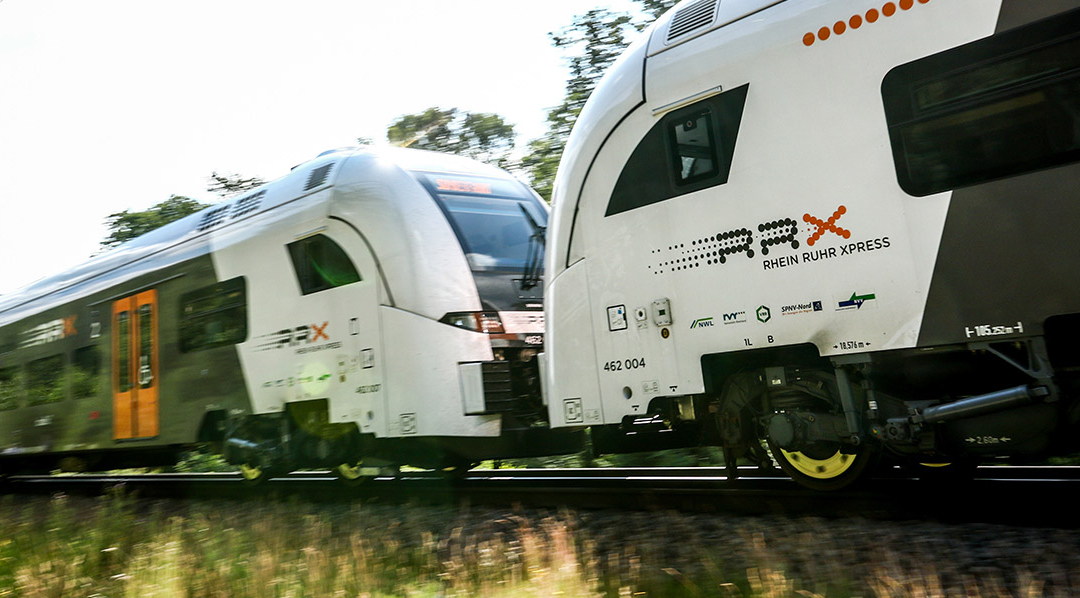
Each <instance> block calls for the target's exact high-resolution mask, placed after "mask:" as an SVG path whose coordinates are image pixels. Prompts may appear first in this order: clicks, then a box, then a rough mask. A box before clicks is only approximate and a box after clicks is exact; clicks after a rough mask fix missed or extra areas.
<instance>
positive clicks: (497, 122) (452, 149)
mask: <svg viewBox="0 0 1080 598" xmlns="http://www.w3.org/2000/svg"><path fill="white" fill-rule="evenodd" d="M386 138H387V140H388V141H390V143H392V144H394V145H399V146H401V147H412V148H416V149H426V150H432V151H436V152H446V153H450V154H458V155H461V156H467V157H469V158H473V159H475V160H480V161H481V162H487V163H489V164H494V165H496V166H499V167H503V168H505V167H507V166H508V165H509V163H510V152H511V150H513V149H514V140H515V133H514V125H511V124H509V123H507V122H506V121H505V120H504V119H503V117H501V116H499V115H498V114H490V113H486V112H463V111H459V110H458V109H457V108H450V109H447V110H444V109H442V108H438V107H434V108H428V109H427V110H425V111H423V112H421V113H419V114H406V115H405V116H402V117H400V118H398V119H397V120H396V121H394V122H393V123H391V124H390V126H389V128H387V130H386Z"/></svg>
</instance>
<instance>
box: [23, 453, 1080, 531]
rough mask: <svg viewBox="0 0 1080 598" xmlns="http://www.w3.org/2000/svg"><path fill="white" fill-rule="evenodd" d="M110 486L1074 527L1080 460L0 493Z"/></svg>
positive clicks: (214, 482) (27, 486)
mask: <svg viewBox="0 0 1080 598" xmlns="http://www.w3.org/2000/svg"><path fill="white" fill-rule="evenodd" d="M115 488H123V489H124V491H125V492H129V493H132V494H134V495H136V496H139V497H145V498H173V499H175V498H190V499H233V500H258V499H263V498H266V497H274V496H276V497H298V498H300V499H302V500H310V501H318V502H342V501H352V500H371V501H381V502H405V503H425V504H426V503H447V502H450V503H456V502H463V501H464V502H468V503H471V504H488V505H491V504H504V505H510V504H522V505H527V506H531V507H560V506H564V505H566V506H571V507H574V508H579V509H597V508H617V509H635V510H642V509H644V510H680V511H691V512H730V513H737V514H749V515H766V514H776V515H789V516H820V517H850V516H860V517H866V518H869V519H888V520H897V519H928V518H930V519H937V520H942V521H957V522H959V521H983V522H995V523H1012V524H1023V525H1050V526H1062V525H1076V524H1078V523H1080V516H1078V515H1076V514H1075V513H1076V509H1075V508H1074V507H1075V505H1076V504H1077V503H1078V501H1080V467H981V468H979V469H978V471H977V472H976V475H975V478H974V479H973V480H970V481H967V482H964V483H941V482H938V483H932V482H926V481H920V480H917V479H914V478H912V477H910V476H907V475H905V474H904V473H903V472H902V471H901V470H887V471H885V472H883V474H882V475H880V476H879V477H876V478H874V479H871V480H868V481H867V483H865V484H863V485H861V486H860V487H858V488H857V489H852V490H845V491H842V492H834V493H820V492H813V491H808V490H805V489H803V488H801V487H800V486H798V485H796V484H795V483H794V482H792V481H791V480H789V479H787V478H786V477H781V476H779V475H770V474H768V473H767V472H761V471H759V470H757V469H755V468H746V469H740V477H739V479H737V480H729V479H728V478H727V477H726V475H725V471H724V470H723V469H722V468H656V469H653V468H631V469H614V468H611V469H608V468H604V469H499V470H483V469H481V470H473V471H470V472H468V474H467V475H464V476H461V477H458V478H447V477H445V476H441V475H439V474H438V473H435V472H429V471H415V472H402V473H401V474H400V475H398V476H393V477H389V476H387V477H377V478H371V479H369V480H366V481H365V482H364V483H362V484H360V485H358V486H354V487H345V486H343V485H341V484H340V482H338V480H337V479H336V478H335V477H334V476H333V475H332V474H331V473H330V472H326V471H311V472H298V473H293V474H289V475H287V476H282V477H278V478H273V479H271V480H269V481H268V482H266V483H265V484H263V485H261V486H257V487H252V486H248V485H245V484H244V483H243V482H242V480H241V478H240V476H239V475H238V474H232V473H203V474H137V475H104V474H78V475H57V476H12V477H10V478H8V479H7V480H6V481H5V482H4V483H3V485H2V490H3V492H4V493H6V494H51V493H68V494H81V495H95V494H102V493H105V492H108V491H110V490H111V489H115Z"/></svg>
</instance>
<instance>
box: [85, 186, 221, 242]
mask: <svg viewBox="0 0 1080 598" xmlns="http://www.w3.org/2000/svg"><path fill="white" fill-rule="evenodd" d="M207 206H208V204H204V203H201V202H199V201H197V200H194V199H191V198H190V197H184V196H182V195H172V196H170V197H169V199H166V200H165V201H163V202H160V203H158V204H155V205H153V206H151V207H150V208H149V209H146V210H143V211H141V212H133V211H130V210H124V211H122V212H116V213H115V214H110V215H109V217H108V218H107V219H106V221H105V223H106V226H107V227H108V229H109V236H107V237H105V240H104V241H102V242H101V246H102V247H103V248H104V249H108V248H111V247H115V246H117V245H119V244H121V243H125V242H127V241H130V240H132V239H134V238H135V237H138V236H140V235H145V234H146V233H148V232H150V231H152V230H154V229H156V228H161V227H162V226H165V225H166V224H168V223H170V222H172V221H174V220H179V219H181V218H183V217H184V216H187V215H189V214H194V213H195V212H198V211H199V210H201V209H203V208H205V207H207Z"/></svg>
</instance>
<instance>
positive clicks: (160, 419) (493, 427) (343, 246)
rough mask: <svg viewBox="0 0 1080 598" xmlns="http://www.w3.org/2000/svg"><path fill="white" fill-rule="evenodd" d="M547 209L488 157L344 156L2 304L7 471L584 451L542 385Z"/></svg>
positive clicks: (460, 458) (272, 467)
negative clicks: (550, 409) (208, 457)
mask: <svg viewBox="0 0 1080 598" xmlns="http://www.w3.org/2000/svg"><path fill="white" fill-rule="evenodd" d="M547 217H548V208H547V204H546V203H545V202H543V201H542V200H541V199H539V197H538V196H537V195H536V194H535V193H534V192H533V191H532V190H531V189H530V188H529V187H527V186H526V185H524V184H522V183H521V182H519V181H518V180H517V179H515V178H514V177H512V176H511V175H509V174H508V173H507V172H505V171H503V170H500V169H498V168H495V167H492V166H488V165H484V164H481V163H478V162H475V161H473V160H469V159H466V158H462V157H458V156H451V155H443V154H438V153H433V152H426V151H421V150H411V149H400V148H392V147H391V148H380V149H374V148H371V147H367V148H354V149H345V150H339V151H330V152H326V153H324V154H323V155H320V156H319V157H317V158H316V159H315V160H313V161H310V162H307V163H305V164H302V165H300V166H298V167H296V168H294V169H293V170H292V171H291V172H290V173H289V174H288V175H286V176H284V177H282V178H280V179H278V180H276V181H273V182H271V183H268V184H266V185H263V186H261V187H259V188H257V189H254V190H251V191H249V192H246V193H244V194H242V195H240V196H239V197H236V198H234V199H231V200H229V201H226V202H224V203H221V204H218V205H214V206H212V207H209V208H206V209H205V210H203V211H201V212H198V213H196V214H192V215H190V216H187V217H185V218H183V219H181V220H178V221H176V222H173V223H171V224H168V225H166V226H164V227H162V228H160V229H157V230H155V231H152V232H150V233H148V234H146V235H143V236H141V237H138V238H137V239H135V240H132V241H129V242H127V243H124V244H122V245H119V246H118V247H116V248H114V249H111V250H109V251H106V252H104V253H102V254H100V255H98V256H96V257H94V258H92V259H90V260H89V261H87V262H85V263H84V264H82V265H79V266H77V267H75V268H73V269H71V270H69V271H67V272H64V273H61V274H59V275H56V276H52V277H48V278H44V279H42V280H40V281H38V282H36V283H34V284H31V285H30V286H28V287H26V288H23V289H21V290H19V291H16V292H14V293H12V294H9V295H6V296H3V297H0V471H2V472H4V473H17V472H31V471H33V472H37V471H49V470H55V469H61V470H65V471H86V470H102V469H114V468H118V467H133V466H148V465H165V464H174V463H175V462H176V458H177V456H178V455H179V454H180V453H181V452H183V451H185V450H190V449H192V448H196V447H205V446H209V447H211V448H212V449H214V450H215V451H217V452H220V453H222V454H223V455H224V456H225V458H226V459H227V460H228V461H229V462H230V463H233V464H234V465H236V466H237V467H238V468H239V469H240V471H241V472H242V474H243V476H244V478H245V479H247V480H249V481H252V482H258V481H260V480H264V479H266V478H267V477H269V476H273V475H277V474H280V473H283V472H287V471H291V470H293V469H297V468H316V467H317V468H331V469H333V470H334V471H335V472H337V474H338V475H339V476H340V477H341V478H342V479H343V480H346V481H350V480H363V479H366V478H368V477H370V476H371V475H376V474H378V473H380V472H385V471H386V470H387V469H388V468H394V467H397V466H399V465H402V464H412V465H416V466H420V467H428V468H436V469H439V470H445V471H448V472H454V471H459V472H460V471H464V470H466V469H467V468H468V467H469V466H471V465H472V464H474V463H476V462H477V461H480V460H482V459H487V458H491V457H507V456H532V455H536V454H538V451H543V453H544V454H548V453H551V452H552V451H555V452H559V451H566V452H573V451H576V450H580V447H581V443H582V433H581V432H578V431H573V430H567V431H552V430H550V427H549V426H548V425H547V409H546V408H545V406H544V405H543V404H542V403H541V394H540V392H539V383H540V381H539V370H538V360H537V353H538V351H539V349H540V348H541V346H542V344H543V335H544V320H543V309H542V307H543V304H542V290H543V289H542V285H541V284H540V281H539V272H540V269H541V267H542V263H541V262H540V260H541V259H542V258H541V256H542V251H541V248H542V240H543V239H542V235H543V230H544V227H545V226H546V224H547ZM538 437H542V440H538Z"/></svg>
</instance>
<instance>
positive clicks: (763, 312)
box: [757, 305, 772, 324]
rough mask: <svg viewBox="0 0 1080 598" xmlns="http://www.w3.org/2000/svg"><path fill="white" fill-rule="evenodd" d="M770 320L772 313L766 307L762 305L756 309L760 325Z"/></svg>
mask: <svg viewBox="0 0 1080 598" xmlns="http://www.w3.org/2000/svg"><path fill="white" fill-rule="evenodd" d="M771 318H772V311H770V310H769V307H768V306H767V305H762V306H761V307H759V308H757V319H758V322H761V323H763V324H764V323H765V322H768V321H769V320H770V319H771Z"/></svg>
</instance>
